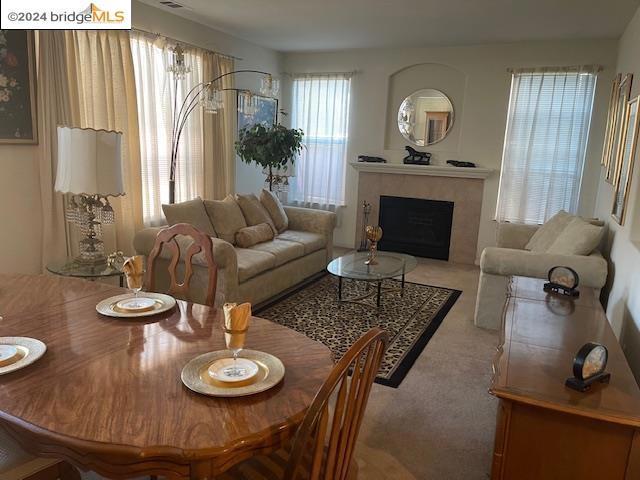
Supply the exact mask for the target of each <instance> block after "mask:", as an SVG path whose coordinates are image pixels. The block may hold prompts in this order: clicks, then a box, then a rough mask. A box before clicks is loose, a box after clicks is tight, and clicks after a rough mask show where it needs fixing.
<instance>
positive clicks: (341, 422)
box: [216, 328, 388, 480]
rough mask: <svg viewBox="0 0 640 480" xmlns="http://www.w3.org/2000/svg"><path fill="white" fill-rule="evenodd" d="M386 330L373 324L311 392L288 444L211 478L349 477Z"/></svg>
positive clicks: (329, 479) (335, 479) (341, 479)
mask: <svg viewBox="0 0 640 480" xmlns="http://www.w3.org/2000/svg"><path fill="white" fill-rule="evenodd" d="M387 338H388V337H387V334H386V333H385V332H384V331H383V330H382V329H380V328H373V329H371V330H369V331H368V332H367V333H366V334H364V335H363V336H362V337H361V338H360V339H359V340H358V341H357V342H356V343H354V344H353V346H352V347H351V348H350V349H349V350H348V351H347V353H346V354H345V355H344V357H342V359H341V360H340V361H339V362H338V363H337V364H336V366H335V367H334V368H333V371H332V372H331V374H330V375H329V378H328V379H327V380H326V381H325V382H324V384H323V385H322V387H321V388H320V390H319V391H318V393H317V394H316V396H315V398H314V400H313V402H312V403H311V406H310V407H309V410H308V411H307V413H306V415H305V417H304V420H303V421H302V424H301V425H300V428H299V429H298V432H297V433H296V436H295V439H294V441H293V446H292V447H291V448H283V449H280V450H278V451H276V452H274V453H272V454H270V455H260V456H256V457H252V458H250V459H249V460H247V461H245V462H243V463H240V464H238V465H236V466H234V467H232V468H231V469H230V470H229V471H227V472H226V473H225V474H223V475H222V476H220V477H216V480H347V479H349V480H351V479H354V478H357V466H356V464H355V462H354V461H353V451H354V448H355V445H356V440H357V439H358V433H359V431H360V425H361V423H362V419H363V417H364V411H365V408H366V406H367V402H368V400H369V393H370V392H371V386H372V385H373V381H374V380H375V378H376V374H377V373H378V369H379V368H380V364H381V363H382V358H383V355H384V350H385V347H386V344H387Z"/></svg>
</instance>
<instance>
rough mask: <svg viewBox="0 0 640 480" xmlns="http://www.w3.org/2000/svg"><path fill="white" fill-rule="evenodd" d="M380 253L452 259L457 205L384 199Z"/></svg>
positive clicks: (380, 219)
mask: <svg viewBox="0 0 640 480" xmlns="http://www.w3.org/2000/svg"><path fill="white" fill-rule="evenodd" d="M379 212H380V214H379V217H378V224H379V225H380V226H381V227H382V231H383V234H382V239H381V240H380V242H379V244H378V248H379V249H380V250H386V251H392V252H400V253H408V254H410V255H415V256H417V257H425V258H435V259H438V260H449V244H450V242H451V224H452V221H453V202H443V201H440V200H424V199H420V198H402V197H390V196H385V195H383V196H380V210H379Z"/></svg>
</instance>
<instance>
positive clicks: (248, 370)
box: [208, 357, 260, 383]
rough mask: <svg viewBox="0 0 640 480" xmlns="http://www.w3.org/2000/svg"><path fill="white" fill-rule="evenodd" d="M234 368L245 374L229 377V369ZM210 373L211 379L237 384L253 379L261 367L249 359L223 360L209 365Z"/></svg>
mask: <svg viewBox="0 0 640 480" xmlns="http://www.w3.org/2000/svg"><path fill="white" fill-rule="evenodd" d="M234 366H236V367H238V368H239V369H242V370H243V372H244V373H243V374H242V375H238V376H235V377H234V376H231V375H229V374H228V372H227V369H228V368H231V367H234ZM208 371H209V375H210V376H211V378H213V379H215V380H220V381H221V382H231V383H236V382H244V381H245V380H250V379H252V378H253V377H255V376H256V375H257V374H258V372H259V371H260V367H259V366H258V364H257V363H256V362H254V361H253V360H249V359H248V358H243V357H238V358H237V359H236V360H234V359H233V358H221V359H220V360H216V361H215V362H213V363H212V364H211V365H209V369H208Z"/></svg>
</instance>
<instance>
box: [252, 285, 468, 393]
mask: <svg viewBox="0 0 640 480" xmlns="http://www.w3.org/2000/svg"><path fill="white" fill-rule="evenodd" d="M383 286H384V287H387V288H398V287H400V282H399V281H397V280H385V282H384V283H383ZM337 288H338V280H337V278H336V277H333V276H331V275H325V276H323V277H321V278H319V279H317V280H315V281H313V282H311V283H309V284H306V285H304V286H302V287H301V288H299V289H297V290H295V291H293V292H291V293H290V294H288V295H286V296H284V297H283V298H280V299H276V300H275V301H274V302H272V303H269V304H267V305H265V306H262V307H261V308H260V309H258V310H256V311H255V312H254V313H255V314H257V315H259V316H260V317H262V318H266V319H269V320H271V321H273V322H276V323H279V324H281V325H284V326H286V327H289V328H292V329H293V330H296V331H298V332H300V333H303V334H304V335H306V336H307V337H309V338H311V339H313V340H316V341H318V342H321V343H323V344H324V345H326V346H327V347H328V348H329V349H330V350H331V352H332V353H333V355H334V358H335V359H336V360H338V359H340V358H342V356H343V355H344V353H345V352H346V351H347V350H348V348H349V347H350V346H351V345H352V344H353V343H354V342H355V341H356V340H357V339H358V338H360V336H361V335H363V334H364V333H365V332H366V331H367V330H369V329H370V328H371V327H374V326H379V327H381V328H383V329H385V330H386V331H387V332H388V334H389V344H388V346H387V350H386V352H385V356H384V359H383V361H382V365H381V366H380V370H379V372H378V375H377V377H376V383H379V384H381V385H386V386H389V387H394V388H397V387H398V386H399V385H400V383H401V382H402V380H403V379H404V377H405V376H406V375H407V373H408V372H409V370H410V369H411V366H412V365H413V363H414V362H415V360H416V359H417V358H418V356H419V355H420V353H421V352H422V350H423V349H424V347H425V346H426V345H427V343H428V342H429V340H430V339H431V337H432V336H433V334H434V333H435V331H436V330H437V329H438V327H439V326H440V324H441V323H442V321H443V320H444V318H445V316H446V315H447V313H448V312H449V310H450V309H451V307H452V306H453V305H454V304H455V302H456V300H457V299H458V297H459V296H460V294H461V293H462V292H461V291H459V290H453V289H449V288H441V287H433V286H431V285H422V284H418V283H410V282H405V287H404V296H403V297H401V296H400V293H399V292H398V291H394V292H385V293H383V294H382V305H381V307H380V310H379V311H377V310H376V308H375V302H376V297H375V295H372V296H371V297H369V298H366V299H364V300H363V301H362V302H363V303H365V304H366V305H362V304H355V303H348V302H338V300H337ZM368 288H370V289H371V290H370V291H373V290H374V289H375V285H373V284H368V283H367V282H362V281H355V280H346V279H345V280H344V281H343V298H355V297H359V296H361V295H364V294H366V293H368V292H369V290H368Z"/></svg>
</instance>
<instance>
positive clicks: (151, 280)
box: [146, 223, 218, 306]
mask: <svg viewBox="0 0 640 480" xmlns="http://www.w3.org/2000/svg"><path fill="white" fill-rule="evenodd" d="M178 236H185V237H190V238H191V240H192V243H190V244H188V243H185V242H184V241H181V242H180V243H182V246H183V248H185V249H186V252H185V253H184V256H182V255H181V248H180V247H181V245H180V243H179V242H178V239H177V238H176V237H178ZM165 246H166V247H167V248H168V249H169V250H170V251H171V261H170V262H169V266H168V271H169V272H168V273H169V282H170V283H169V289H168V291H167V292H166V293H168V294H170V295H179V296H180V297H181V298H184V299H185V300H189V299H190V298H191V296H190V294H189V284H190V281H191V277H192V276H193V263H192V262H193V257H194V255H197V254H199V253H202V256H203V257H204V260H205V262H206V264H207V268H208V273H209V282H208V284H207V291H206V300H205V303H206V304H207V305H209V306H213V305H214V303H215V300H216V287H217V283H218V267H217V265H216V263H215V261H214V260H213V251H212V248H213V247H212V242H211V238H210V237H209V235H207V234H206V233H204V232H202V231H200V230H198V229H197V228H196V227H194V226H193V225H190V224H188V223H176V224H175V225H173V226H171V227H167V228H163V229H162V230H160V231H159V232H158V235H157V236H156V241H155V244H154V245H153V249H152V250H151V252H150V253H149V257H148V259H147V282H146V283H147V288H148V290H149V291H151V292H155V291H156V275H155V273H156V272H155V264H156V260H157V258H158V256H160V254H161V253H162V249H163V248H164V247H165ZM181 256H182V259H183V260H184V275H183V280H182V283H180V282H179V281H178V264H179V262H180V260H181Z"/></svg>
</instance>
